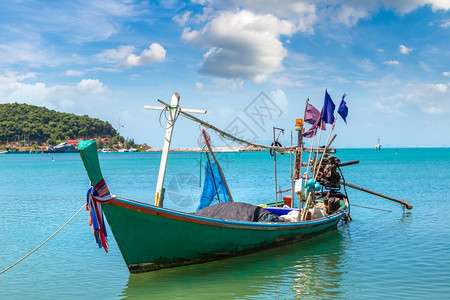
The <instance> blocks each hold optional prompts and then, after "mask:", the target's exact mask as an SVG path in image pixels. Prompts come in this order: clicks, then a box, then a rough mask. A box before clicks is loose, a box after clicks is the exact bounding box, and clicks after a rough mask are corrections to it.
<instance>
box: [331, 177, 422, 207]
mask: <svg viewBox="0 0 450 300" xmlns="http://www.w3.org/2000/svg"><path fill="white" fill-rule="evenodd" d="M339 183H340V184H343V185H345V186H348V187H351V188H353V189H356V190H359V191H362V192H366V193H369V194H372V195H375V196H378V197H381V198H385V199H388V200H391V201H393V202H397V203H399V204H401V205H402V206H404V207H406V208H407V209H412V208H413V207H412V205H409V204H408V202H407V201H406V200H403V201H401V200H398V199H395V198H391V197H388V196H385V195H382V194H379V193H377V192H373V191H370V190H368V189H365V188H362V187H359V186H357V185H354V184H351V183H348V182H344V181H342V180H341V181H340V182H339Z"/></svg>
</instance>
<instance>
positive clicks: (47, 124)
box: [0, 103, 117, 144]
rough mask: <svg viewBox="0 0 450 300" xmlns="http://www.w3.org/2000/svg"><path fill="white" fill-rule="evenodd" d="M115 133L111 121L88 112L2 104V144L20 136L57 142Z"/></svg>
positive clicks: (0, 117)
mask: <svg viewBox="0 0 450 300" xmlns="http://www.w3.org/2000/svg"><path fill="white" fill-rule="evenodd" d="M116 134H117V132H116V130H115V129H114V128H113V127H112V126H111V124H109V123H108V122H104V121H101V120H99V119H95V118H91V117H89V116H87V115H84V116H77V115H75V114H69V113H61V112H57V111H54V110H50V109H47V108H45V107H40V106H35V105H28V104H19V103H12V104H9V103H8V104H0V144H5V143H7V142H13V141H18V140H28V141H30V142H33V143H37V144H44V143H48V142H50V143H51V144H56V143H57V142H58V141H63V140H69V139H79V138H84V139H91V138H97V137H99V136H103V137H104V136H108V137H113V136H115V135H116Z"/></svg>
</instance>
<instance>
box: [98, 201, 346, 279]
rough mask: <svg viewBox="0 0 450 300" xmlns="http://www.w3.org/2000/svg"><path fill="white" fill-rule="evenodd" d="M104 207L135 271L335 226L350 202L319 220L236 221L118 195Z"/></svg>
mask: <svg viewBox="0 0 450 300" xmlns="http://www.w3.org/2000/svg"><path fill="white" fill-rule="evenodd" d="M103 211H104V213H105V216H106V219H107V220H108V223H109V226H110V228H111V230H112V232H113V234H114V238H115V239H116V241H117V243H118V245H119V248H120V251H121V252H122V256H123V258H124V260H125V262H126V264H127V266H128V268H129V270H130V272H132V273H139V272H146V271H152V270H157V269H161V268H167V267H176V266H182V265H187V264H193V263H200V262H206V261H212V260H218V259H223V258H228V257H232V256H236V255H243V254H247V253H251V252H255V251H261V250H264V249H269V248H272V247H277V246H282V245H287V244H291V243H296V242H300V241H303V240H305V239H308V238H311V237H313V236H316V235H318V234H320V233H323V232H326V231H329V230H332V229H335V228H336V226H337V223H338V222H339V220H340V219H341V218H342V217H343V215H344V213H345V211H346V208H345V209H342V210H340V211H338V212H337V213H335V214H334V215H332V216H330V217H328V218H325V219H321V220H316V221H308V222H298V223H257V222H236V221H225V220H218V219H210V218H204V217H199V216H194V215H191V214H188V213H183V212H179V211H173V210H169V209H164V208H159V207H156V206H153V205H148V204H144V203H139V202H134V201H129V200H122V199H115V200H113V201H111V202H109V203H106V204H103Z"/></svg>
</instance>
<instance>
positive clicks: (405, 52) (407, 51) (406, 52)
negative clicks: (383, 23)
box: [398, 45, 413, 55]
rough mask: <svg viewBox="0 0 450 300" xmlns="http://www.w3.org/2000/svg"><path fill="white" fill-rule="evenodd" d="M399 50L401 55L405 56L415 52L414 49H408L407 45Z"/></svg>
mask: <svg viewBox="0 0 450 300" xmlns="http://www.w3.org/2000/svg"><path fill="white" fill-rule="evenodd" d="M398 49H399V50H400V53H401V54H404V55H406V54H409V53H410V52H412V51H413V49H411V48H408V47H406V46H405V45H400V46H399V47H398Z"/></svg>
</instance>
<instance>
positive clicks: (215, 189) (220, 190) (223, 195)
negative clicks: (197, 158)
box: [197, 160, 230, 211]
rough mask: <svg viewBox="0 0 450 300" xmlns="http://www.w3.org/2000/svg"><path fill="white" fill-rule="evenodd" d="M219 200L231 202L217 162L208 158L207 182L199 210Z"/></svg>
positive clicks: (204, 185) (206, 168)
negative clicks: (211, 161)
mask: <svg viewBox="0 0 450 300" xmlns="http://www.w3.org/2000/svg"><path fill="white" fill-rule="evenodd" d="M219 200H220V201H219ZM219 202H230V195H228V192H227V189H226V187H225V182H224V179H223V178H222V176H220V172H219V169H218V168H217V165H216V163H214V162H213V163H210V162H209V160H208V161H207V162H206V164H205V182H204V184H203V192H202V195H201V197H200V205H199V206H198V208H197V211H198V210H200V209H203V208H205V207H208V206H210V205H211V204H216V203H219Z"/></svg>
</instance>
